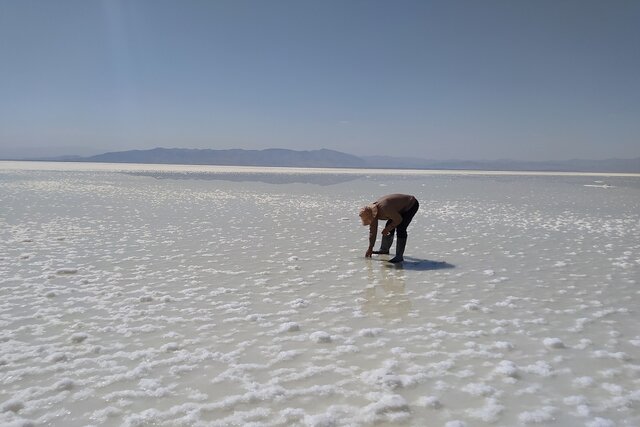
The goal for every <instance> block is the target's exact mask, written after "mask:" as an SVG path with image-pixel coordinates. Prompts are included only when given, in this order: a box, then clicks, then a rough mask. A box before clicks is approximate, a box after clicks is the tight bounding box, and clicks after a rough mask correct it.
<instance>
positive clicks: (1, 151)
mask: <svg viewBox="0 0 640 427" xmlns="http://www.w3.org/2000/svg"><path fill="white" fill-rule="evenodd" d="M156 148H163V149H174V148H175V149H194V150H202V149H211V150H234V149H239V150H269V149H286V150H297V149H295V148H285V147H264V148H242V147H229V148H207V147H173V146H165V147H160V146H157V147H151V146H150V147H145V148H130V149H122V150H120V149H118V150H116V149H109V150H99V149H97V148H88V147H28V148H26V149H20V148H14V149H11V148H9V149H6V148H4V147H0V160H38V159H44V158H56V157H65V156H79V157H91V156H95V155H100V154H105V153H109V152H124V151H134V150H152V149H156ZM322 149H327V150H333V151H338V152H341V153H344V154H350V155H353V156H357V157H361V158H365V157H389V158H396V159H409V158H413V159H414V160H427V161H436V162H452V161H460V162H466V161H470V162H495V161H513V162H539V163H545V162H564V161H572V160H588V161H591V160H593V161H601V160H633V159H637V158H640V154H639V155H637V156H635V157H603V158H586V157H582V158H581V157H573V158H563V159H540V160H527V159H521V158H507V157H501V158H475V159H470V158H463V157H459V158H428V157H410V156H401V155H393V154H366V153H364V154H363V153H353V152H348V151H343V150H340V149H333V148H332V149H329V148H326V147H318V148H306V149H301V150H297V151H316V150H322Z"/></svg>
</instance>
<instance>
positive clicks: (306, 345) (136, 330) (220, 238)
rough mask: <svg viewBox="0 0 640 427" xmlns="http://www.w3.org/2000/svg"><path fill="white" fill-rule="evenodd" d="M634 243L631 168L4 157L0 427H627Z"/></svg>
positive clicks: (638, 359)
mask: <svg viewBox="0 0 640 427" xmlns="http://www.w3.org/2000/svg"><path fill="white" fill-rule="evenodd" d="M394 192H402V193H410V194H414V195H416V197H417V198H418V199H419V200H420V204H421V205H420V210H419V211H418V213H417V215H416V217H415V218H414V222H413V223H412V224H411V226H410V227H409V243H408V246H407V252H406V255H407V262H405V263H404V266H402V267H400V268H395V267H393V266H390V265H389V264H388V263H386V262H385V261H384V260H386V259H388V257H387V256H380V257H378V258H375V257H374V259H372V260H368V259H365V258H364V252H365V250H366V246H367V228H366V227H362V226H361V225H360V223H359V219H358V216H357V212H358V208H359V207H360V206H361V205H363V204H365V203H368V202H371V201H373V200H375V199H376V198H377V197H379V196H381V195H383V194H386V193H394ZM639 249H640V177H639V176H633V175H629V176H620V175H608V176H597V175H592V174H508V173H485V174H481V173H468V172H457V173H454V172H424V171H423V172H409V171H375V170H366V171H363V170H321V171H314V170H304V169H296V170H287V169H277V170H272V169H257V168H216V167H177V166H151V165H144V166H142V165H90V164H61V163H58V164H48V163H18V162H0V424H1V425H15V426H26V425H55V426H86V425H96V426H119V425H126V426H138V425H162V426H164V425H167V426H171V425H180V426H185V425H186V426H191V425H194V426H199V425H201V426H217V425H221V426H223V425H225V426H226V425H242V426H247V425H251V426H263V425H264V426H289V425H303V426H306V425H309V426H333V425H336V426H351V425H353V426H360V425H373V424H375V425H382V426H386V425H394V426H395V425H398V426H446V427H461V426H469V427H471V426H489V425H490V426H518V425H557V426H589V427H608V426H638V425H640V315H639V312H638V307H639V306H640V288H639V287H638V278H639V277H640V274H639V271H640V253H639Z"/></svg>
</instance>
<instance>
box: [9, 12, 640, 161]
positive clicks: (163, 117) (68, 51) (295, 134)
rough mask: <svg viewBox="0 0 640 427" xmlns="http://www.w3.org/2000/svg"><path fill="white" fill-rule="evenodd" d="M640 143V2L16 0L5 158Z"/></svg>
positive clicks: (506, 152) (428, 151) (495, 149)
mask: <svg viewBox="0 0 640 427" xmlns="http://www.w3.org/2000/svg"><path fill="white" fill-rule="evenodd" d="M158 146H161V147H187V148H212V149H227V148H245V149H263V148H290V149H296V150H312V149H319V148H329V149H335V150H340V151H344V152H347V153H352V154H356V155H368V154H376V155H394V156H411V157H422V158H428V159H469V160H479V159H498V158H511V159H518V160H557V159H571V158H588V159H604V158H612V157H620V158H630V157H638V156H640V1H636V0H629V1H617V0H611V1H604V0H597V1H590V0H575V1H574V0H535V1H534V0H530V1H520V0H501V1H492V0H482V1H478V0H467V1H462V0H443V1H427V0H419V1H408V0H395V1H392V0H389V1H381V0H366V1H360V0H314V1H311V0H291V1H284V0H255V1H247V0H228V1H227V0H199V1H194V0H173V1H167V0H136V1H123V0H102V1H100V0H74V1H68V0H55V1H39V0H38V1H36V0H0V156H3V155H4V156H6V155H7V154H11V153H18V152H19V153H27V152H31V153H37V154H47V155H48V154H74V153H77V154H89V153H97V152H104V151H114V150H126V149H145V148H153V147H158Z"/></svg>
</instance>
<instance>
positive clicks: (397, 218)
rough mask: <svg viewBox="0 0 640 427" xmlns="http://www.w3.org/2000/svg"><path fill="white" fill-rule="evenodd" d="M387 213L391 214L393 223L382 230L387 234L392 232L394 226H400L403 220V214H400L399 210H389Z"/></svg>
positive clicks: (390, 217)
mask: <svg viewBox="0 0 640 427" xmlns="http://www.w3.org/2000/svg"><path fill="white" fill-rule="evenodd" d="M387 215H388V216H389V219H390V220H391V223H390V224H388V225H387V226H386V227H385V228H384V229H383V230H382V234H383V235H385V236H386V235H387V234H389V233H391V230H393V229H394V228H396V227H397V226H399V225H400V223H401V222H402V215H400V214H399V213H398V212H389V213H388V214H387Z"/></svg>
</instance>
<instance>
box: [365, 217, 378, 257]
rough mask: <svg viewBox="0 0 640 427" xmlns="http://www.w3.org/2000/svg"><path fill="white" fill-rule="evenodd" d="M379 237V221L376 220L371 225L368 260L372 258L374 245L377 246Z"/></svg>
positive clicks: (366, 255)
mask: <svg viewBox="0 0 640 427" xmlns="http://www.w3.org/2000/svg"><path fill="white" fill-rule="evenodd" d="M377 235H378V220H376V219H374V220H373V221H372V222H371V225H369V248H368V249H367V253H366V254H365V257H366V258H369V257H371V254H372V253H373V245H375V244H376V237H377Z"/></svg>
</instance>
